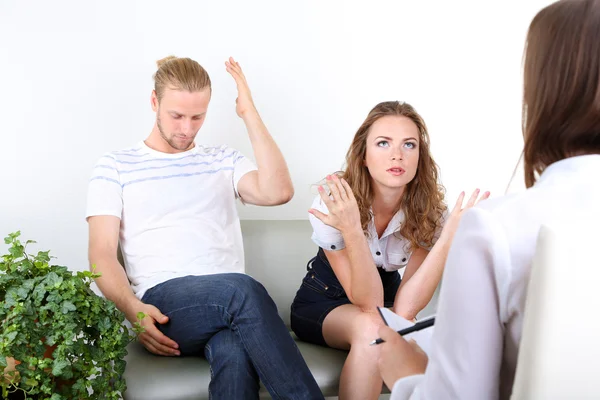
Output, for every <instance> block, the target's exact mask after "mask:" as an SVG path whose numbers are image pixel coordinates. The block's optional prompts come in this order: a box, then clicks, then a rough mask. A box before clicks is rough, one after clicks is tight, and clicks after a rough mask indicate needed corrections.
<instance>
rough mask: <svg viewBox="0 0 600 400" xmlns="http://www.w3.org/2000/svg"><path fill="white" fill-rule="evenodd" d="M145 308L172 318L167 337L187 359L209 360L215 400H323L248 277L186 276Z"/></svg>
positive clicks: (158, 291) (151, 293)
mask: <svg viewBox="0 0 600 400" xmlns="http://www.w3.org/2000/svg"><path fill="white" fill-rule="evenodd" d="M142 301H143V302H144V303H147V304H152V305H154V306H155V307H157V308H158V309H159V310H160V311H161V312H162V313H163V314H165V315H166V316H168V317H169V322H168V323H166V324H165V325H158V327H159V329H160V330H161V332H163V333H164V334H165V335H167V336H168V337H169V338H171V339H173V340H174V341H175V342H177V343H178V344H179V348H180V351H181V355H182V356H204V357H206V359H207V360H208V362H209V364H210V369H211V382H210V386H209V393H210V398H211V399H258V390H259V385H258V379H260V380H261V381H262V383H263V384H264V385H265V387H266V388H267V390H268V391H269V394H270V395H271V397H272V398H273V399H311V400H312V399H323V395H322V393H321V391H320V389H319V387H318V385H317V383H316V381H315V379H314V378H313V376H312V374H311V372H310V370H309V369H308V367H307V366H306V363H305V362H304V359H303V358H302V355H301V354H300V351H299V350H298V347H297V346H296V343H295V342H294V340H293V339H292V337H291V336H290V334H289V332H288V330H287V328H286V327H285V325H284V323H283V321H282V320H281V318H280V317H279V314H278V313H277V307H276V306H275V303H274V302H273V300H272V299H271V297H270V296H269V294H268V293H267V291H266V289H265V288H264V287H263V286H262V285H261V284H260V283H259V282H257V281H256V280H254V279H253V278H251V277H249V276H247V275H244V274H235V273H234V274H215V275H204V276H186V277H183V278H176V279H172V280H169V281H167V282H164V283H161V284H159V285H156V286H155V287H153V288H152V289H150V290H148V291H147V292H146V294H145V295H144V297H143V299H142Z"/></svg>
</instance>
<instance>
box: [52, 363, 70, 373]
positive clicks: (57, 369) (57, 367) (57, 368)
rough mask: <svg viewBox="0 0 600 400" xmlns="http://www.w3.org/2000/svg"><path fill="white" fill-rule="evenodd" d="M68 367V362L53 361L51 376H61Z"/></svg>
mask: <svg viewBox="0 0 600 400" xmlns="http://www.w3.org/2000/svg"><path fill="white" fill-rule="evenodd" d="M68 366H69V361H67V360H60V359H56V360H54V363H52V375H54V376H60V375H62V374H63V372H64V369H65V368H66V367H68Z"/></svg>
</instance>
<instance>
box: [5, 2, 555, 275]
mask: <svg viewBox="0 0 600 400" xmlns="http://www.w3.org/2000/svg"><path fill="white" fill-rule="evenodd" d="M548 3H549V1H548V0H536V1H533V0H530V1H527V2H524V1H517V0H515V1H505V2H484V1H462V2H446V1H437V2H421V1H400V0H390V1H381V0H377V1H369V2H366V1H355V2H349V1H343V0H335V1H318V0H311V1H303V2H293V3H292V2H281V1H275V0H269V1H267V0H257V1H243V0H231V1H210V2H207V1H193V0H180V1H175V0H171V1H156V0H155V1H142V0H139V1H116V0H110V1H95V2H91V1H77V0H62V1H42V0H38V1H18V0H2V1H0V52H1V54H2V56H1V57H0V77H1V82H2V85H1V86H0V87H1V89H2V91H1V95H0V117H1V119H0V121H1V122H0V127H1V133H0V171H1V172H0V235H2V237H4V235H5V234H6V233H9V232H12V231H15V230H17V229H20V230H22V231H23V235H24V237H25V238H32V239H36V240H38V242H40V247H41V248H43V249H51V250H52V253H54V254H55V255H56V256H58V257H59V259H58V262H59V263H61V264H64V265H68V266H69V267H71V268H73V269H84V268H86V267H87V265H86V264H87V261H86V259H87V256H86V246H87V225H86V223H85V221H84V219H83V216H84V209H85V201H86V186H87V181H88V177H89V174H90V172H91V168H92V166H93V164H94V162H95V161H96V160H97V158H98V157H99V156H100V155H101V154H103V153H104V152H106V151H110V150H116V149H120V148H123V147H126V146H130V145H132V144H134V143H135V142H137V141H139V140H142V139H144V138H145V137H146V136H147V135H148V133H149V132H150V130H151V128H152V124H153V118H154V115H153V113H152V112H151V109H150V105H149V96H150V92H151V89H152V80H151V76H152V74H153V72H154V71H155V63H154V62H155V60H157V59H159V58H162V57H164V56H166V55H169V54H175V55H178V56H189V57H191V58H194V59H196V60H198V61H199V62H200V63H201V64H202V65H203V66H204V67H205V68H206V69H207V70H208V71H209V73H210V75H211V78H212V81H213V100H212V103H211V107H210V110H209V116H208V119H207V122H206V124H205V126H204V127H203V128H202V130H201V132H200V134H199V136H198V138H199V141H201V142H204V143H207V144H218V143H227V144H229V145H231V146H234V147H236V148H238V149H240V150H242V151H243V152H244V153H246V154H248V155H250V156H251V155H252V151H251V147H250V143H249V141H248V139H247V136H246V133H245V129H244V126H243V124H242V122H241V120H240V119H238V118H237V116H236V115H235V110H234V100H235V96H236V92H235V86H234V84H233V81H232V79H231V78H230V77H229V75H228V74H227V73H226V72H225V68H224V65H223V62H224V61H225V59H226V58H227V57H228V56H230V55H233V56H234V57H236V59H237V60H239V61H240V63H241V65H242V67H243V68H244V70H245V72H246V75H247V78H248V80H249V82H250V85H251V89H252V90H253V93H254V96H255V102H256V104H257V106H258V109H259V111H260V113H261V115H262V117H263V119H264V120H265V122H266V124H267V126H268V127H269V129H270V131H271V133H272V134H273V136H274V137H275V139H276V140H277V142H278V143H279V145H280V147H281V149H282V151H283V153H284V155H285V156H286V159H287V161H288V164H289V166H290V170H291V173H292V176H293V180H294V183H295V187H296V196H295V198H294V199H293V200H292V202H290V203H289V204H288V205H285V206H282V207H277V208H268V209H259V208H256V207H240V213H241V217H242V218H243V219H303V218H306V217H307V215H306V210H307V209H308V206H309V205H310V202H311V199H312V196H313V193H314V190H313V191H311V187H310V185H311V184H312V183H314V182H316V181H318V180H319V179H321V178H322V177H323V176H324V175H326V174H327V173H328V172H331V171H333V170H337V169H339V168H340V167H341V166H342V163H343V157H344V154H345V152H346V149H347V147H348V145H349V143H350V141H351V138H352V136H353V134H354V132H355V131H356V129H357V128H358V126H359V125H360V123H361V122H362V120H363V119H364V118H365V116H366V115H367V113H368V111H369V110H370V109H371V108H372V107H373V106H374V105H375V104H376V103H378V102H380V101H384V100H394V99H398V100H405V101H408V102H410V103H412V104H413V105H414V106H415V107H416V108H417V110H418V111H419V112H420V113H421V114H422V115H423V116H424V118H425V120H426V122H427V123H428V125H429V128H430V133H431V137H432V142H433V144H432V150H433V153H434V156H435V158H436V160H437V162H438V163H439V165H440V166H441V169H442V178H443V182H444V184H445V185H446V187H447V189H448V201H449V202H450V203H453V202H454V199H455V198H456V196H457V195H458V193H459V192H460V191H461V190H472V189H473V188H475V187H476V186H480V187H482V188H485V189H490V190H492V192H493V194H495V195H500V194H501V193H502V192H503V191H504V189H505V186H506V184H507V183H508V179H509V177H510V174H511V172H512V169H513V166H514V163H515V162H516V160H517V158H518V155H519V152H520V147H521V143H522V141H521V133H520V107H521V106H520V99H521V76H520V68H521V56H522V50H523V44H524V38H525V33H526V29H527V26H528V24H529V22H530V20H531V18H532V17H533V15H534V14H535V13H536V12H537V11H538V10H539V9H540V8H541V7H543V6H545V5H547V4H548ZM519 178H520V177H519ZM4 249H5V248H4V247H0V250H4Z"/></svg>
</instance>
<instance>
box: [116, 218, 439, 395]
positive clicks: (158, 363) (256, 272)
mask: <svg viewBox="0 0 600 400" xmlns="http://www.w3.org/2000/svg"><path fill="white" fill-rule="evenodd" d="M242 232H243V236H244V248H245V254H246V271H247V273H248V274H249V275H251V276H253V277H254V278H255V279H257V280H258V281H260V282H261V283H262V284H263V285H264V286H265V287H266V288H267V290H268V291H269V293H270V295H271V297H273V299H274V300H275V303H276V304H277V307H278V310H279V314H280V315H281V318H282V319H283V321H284V322H285V323H286V325H288V326H289V324H290V315H289V314H290V305H291V303H292V300H293V298H294V296H295V294H296V291H297V289H298V287H299V285H300V282H301V281H302V278H303V276H304V274H305V273H306V263H307V261H308V260H309V259H310V258H311V257H313V256H314V255H315V254H316V252H317V246H316V245H315V244H314V243H313V242H312V241H311V239H310V236H311V233H312V230H311V227H310V224H309V222H308V221H306V220H294V221H258V220H255V221H242ZM433 307H434V302H433V301H432V304H431V305H430V307H428V309H426V310H424V311H423V313H422V314H423V315H425V314H430V313H432V311H433ZM297 344H298V347H299V349H300V352H301V353H302V355H303V356H304V359H305V360H306V362H307V364H308V366H309V368H310V370H311V371H312V373H313V375H314V377H315V379H316V380H317V382H318V384H319V386H320V388H321V390H322V392H323V394H324V395H325V396H337V390H338V385H339V376H340V372H341V369H342V365H343V363H344V360H345V359H346V355H347V353H346V352H344V351H339V350H334V349H328V348H324V347H320V346H315V345H312V344H308V343H304V342H301V341H298V340H297ZM128 351H129V355H128V356H127V359H126V360H127V368H126V371H125V378H126V380H127V386H128V390H127V392H126V393H125V399H127V400H154V399H156V400H158V399H160V400H171V399H172V400H175V399H177V400H191V399H208V383H209V381H210V371H209V366H208V363H207V362H206V361H205V360H204V359H202V358H191V357H189V358H166V357H157V356H153V355H152V354H150V353H148V352H147V351H145V349H144V348H143V347H142V346H141V345H140V344H138V343H132V344H131V345H130V346H129V348H128ZM290 379H293V377H290ZM260 394H261V397H262V398H269V395H268V393H267V391H266V390H265V388H264V387H261V392H260Z"/></svg>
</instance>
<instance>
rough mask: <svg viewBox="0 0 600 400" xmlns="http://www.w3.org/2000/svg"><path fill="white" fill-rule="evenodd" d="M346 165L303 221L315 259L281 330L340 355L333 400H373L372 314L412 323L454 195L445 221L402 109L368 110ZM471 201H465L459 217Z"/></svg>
mask: <svg viewBox="0 0 600 400" xmlns="http://www.w3.org/2000/svg"><path fill="white" fill-rule="evenodd" d="M346 164H347V167H346V170H345V171H344V172H343V173H341V174H339V175H338V174H333V175H329V176H327V178H326V185H324V186H325V187H322V186H319V192H320V193H319V196H317V198H316V199H315V201H314V203H313V208H311V210H310V211H309V213H310V215H309V218H310V221H311V224H312V226H313V230H314V232H313V235H312V239H313V241H314V242H315V243H316V244H317V245H318V246H319V250H318V254H317V256H316V257H315V258H313V259H312V260H310V262H309V264H308V267H307V269H308V273H307V274H306V276H305V278H304V279H303V282H302V285H301V286H300V289H299V290H298V293H297V294H296V298H295V299H294V302H293V304H292V313H291V323H292V329H293V330H294V332H295V333H296V335H297V336H298V337H299V338H301V339H302V340H305V341H308V342H312V343H316V344H320V345H324V346H330V347H334V348H338V349H345V350H348V349H349V350H350V353H349V355H348V358H347V360H346V363H345V365H344V368H343V371H342V376H341V378H340V399H342V400H343V399H375V398H377V397H378V395H379V393H380V392H381V388H382V380H381V377H380V375H379V372H378V369H377V356H378V354H377V351H378V350H377V348H376V347H370V346H369V342H370V341H371V340H373V338H375V337H376V335H377V329H378V327H379V326H380V325H381V324H382V320H381V318H380V317H379V316H378V314H377V311H376V307H378V306H379V307H382V306H386V307H393V309H394V311H395V312H396V313H398V314H400V315H402V316H404V317H405V318H407V319H413V318H415V316H416V315H417V313H418V312H419V311H421V310H422V309H423V308H424V307H425V306H426V305H427V304H428V302H429V301H430V300H431V297H432V296H433V293H434V291H435V289H436V287H437V285H438V283H439V280H440V277H441V275H442V271H443V266H444V262H445V259H446V254H447V252H448V248H449V246H450V242H451V241H452V236H453V235H454V231H455V230H456V227H457V224H458V221H459V219H460V216H461V213H462V210H461V206H462V202H463V198H464V194H461V196H460V197H459V200H458V202H457V204H456V206H455V207H454V209H453V210H452V212H451V213H450V214H449V215H447V218H446V206H445V204H444V195H443V187H442V186H440V184H439V183H438V167H437V165H436V163H435V162H434V160H433V158H432V157H431V154H430V151H429V135H428V132H427V128H426V125H425V122H424V121H423V119H422V118H421V116H420V115H419V114H418V113H417V112H416V111H415V110H414V108H413V107H411V106H410V105H409V104H406V103H400V102H397V101H391V102H384V103H380V104H378V105H376V106H375V107H374V108H373V109H372V110H371V112H370V113H369V115H368V116H367V118H366V120H365V121H364V123H363V124H362V125H361V126H360V128H359V129H358V131H357V132H356V135H355V136H354V140H353V141H352V145H351V146H350V149H349V150H348V153H347V156H346ZM478 196H479V191H475V192H474V193H473V195H472V196H471V198H470V200H469V202H468V204H467V207H471V206H472V205H474V204H475V203H476V201H477V198H478ZM488 196H489V193H484V194H483V196H482V197H481V198H482V199H483V198H487V197H488ZM444 220H445V221H446V222H445V224H443V221H444ZM442 225H444V227H443V228H442ZM401 269H404V277H403V279H401V278H400V274H399V273H398V271H399V270H401Z"/></svg>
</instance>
